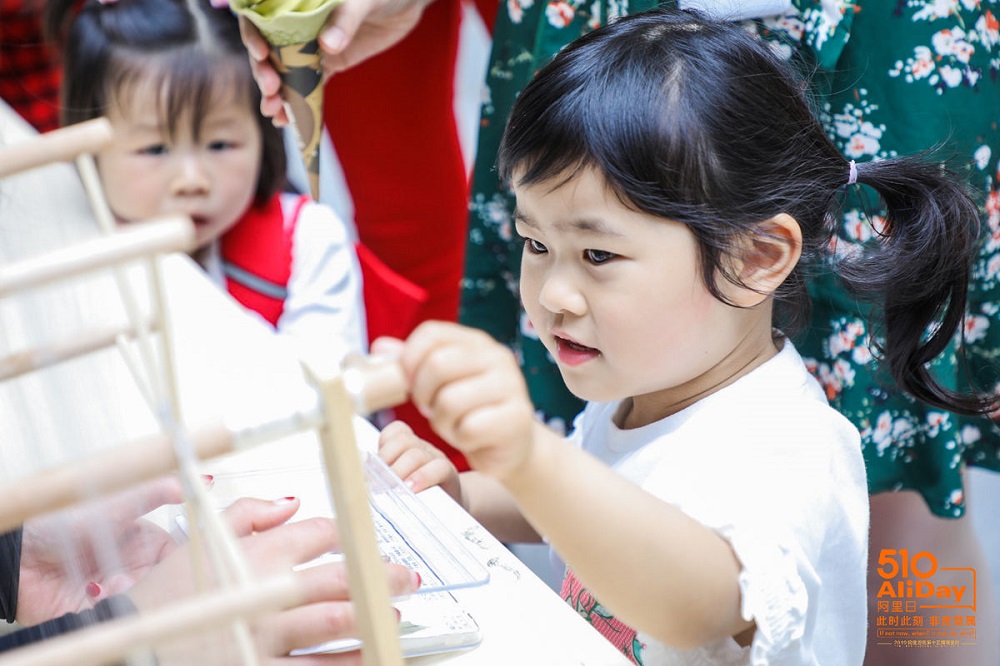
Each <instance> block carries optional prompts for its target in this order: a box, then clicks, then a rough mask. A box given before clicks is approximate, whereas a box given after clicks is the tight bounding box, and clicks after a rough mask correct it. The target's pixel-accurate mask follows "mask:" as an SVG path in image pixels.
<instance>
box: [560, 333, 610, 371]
mask: <svg viewBox="0 0 1000 666" xmlns="http://www.w3.org/2000/svg"><path fill="white" fill-rule="evenodd" d="M600 355H601V351H600V350H599V349H595V348H593V347H587V346H586V345H581V344H579V343H576V342H573V341H572V340H567V339H566V338H560V337H558V336H556V356H557V358H558V360H559V362H560V363H564V364H565V365H580V364H581V363H586V362H587V361H589V360H591V359H594V358H597V357H598V356H600Z"/></svg>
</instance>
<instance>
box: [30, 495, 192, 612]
mask: <svg viewBox="0 0 1000 666" xmlns="http://www.w3.org/2000/svg"><path fill="white" fill-rule="evenodd" d="M182 499H183V495H182V492H181V486H180V482H179V481H178V480H177V478H176V477H172V476H171V477H164V478H161V479H157V480H155V481H151V482H148V483H145V484H143V485H140V486H136V487H135V488H132V489H130V490H127V491H124V492H122V493H118V494H116V495H112V496H110V497H108V498H105V499H100V500H95V501H93V502H89V503H87V504H82V505H79V506H76V507H73V508H71V509H67V510H64V511H59V512H57V513H52V514H47V515H44V516H39V517H36V518H32V519H31V520H29V521H27V522H25V524H24V532H23V536H22V540H21V572H20V584H19V586H18V598H17V620H18V622H20V623H21V624H25V625H32V624H37V623H39V622H43V621H45V620H48V619H51V618H53V617H57V616H59V615H62V614H64V613H69V612H76V611H80V610H83V609H85V608H90V607H91V606H93V605H94V604H95V603H96V602H97V601H99V600H101V599H102V598H104V597H107V596H109V595H111V594H116V593H118V592H121V591H123V590H126V589H128V588H129V587H131V586H132V585H133V584H134V583H135V581H136V580H138V579H139V578H141V577H142V576H143V575H145V573H146V572H147V571H148V570H149V569H150V567H152V566H153V565H155V564H156V563H157V562H159V561H160V560H161V559H163V557H164V556H165V555H166V553H168V552H169V551H170V550H172V549H173V547H174V541H173V539H172V538H171V537H170V535H169V534H167V533H166V532H165V531H163V530H162V529H160V528H159V527H157V526H156V525H153V524H152V523H150V522H149V521H146V520H142V519H140V516H142V515H144V514H146V513H148V512H150V511H152V510H153V509H155V508H157V507H160V506H162V505H164V504H176V503H178V502H180V501H182ZM102 546H103V547H102Z"/></svg>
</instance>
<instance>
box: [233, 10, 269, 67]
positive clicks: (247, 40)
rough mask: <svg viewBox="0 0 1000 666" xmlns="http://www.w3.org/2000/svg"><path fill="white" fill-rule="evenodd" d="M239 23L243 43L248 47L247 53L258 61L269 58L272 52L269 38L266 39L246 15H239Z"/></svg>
mask: <svg viewBox="0 0 1000 666" xmlns="http://www.w3.org/2000/svg"><path fill="white" fill-rule="evenodd" d="M239 23H240V38H241V39H243V45H244V46H246V47H247V53H249V54H250V58H251V59H252V60H254V61H256V62H261V61H264V60H267V58H268V55H269V54H270V52H271V47H270V46H269V45H268V43H267V40H266V39H264V36H263V35H262V34H260V31H259V30H257V26H255V25H254V24H253V23H251V22H250V20H249V19H247V18H246V17H245V16H240V17H239Z"/></svg>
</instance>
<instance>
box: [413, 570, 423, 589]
mask: <svg viewBox="0 0 1000 666" xmlns="http://www.w3.org/2000/svg"><path fill="white" fill-rule="evenodd" d="M413 577H414V578H415V579H416V580H417V588H418V589H419V588H420V584H421V583H422V582H423V579H422V578H421V577H420V572H419V571H414V572H413Z"/></svg>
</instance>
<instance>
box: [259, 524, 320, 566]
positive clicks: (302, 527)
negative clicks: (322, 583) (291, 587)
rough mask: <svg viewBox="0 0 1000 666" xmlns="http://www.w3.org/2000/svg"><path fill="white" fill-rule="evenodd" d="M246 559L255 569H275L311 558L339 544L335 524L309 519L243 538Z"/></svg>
mask: <svg viewBox="0 0 1000 666" xmlns="http://www.w3.org/2000/svg"><path fill="white" fill-rule="evenodd" d="M243 545H244V549H245V552H246V554H247V560H248V561H249V562H251V563H256V564H257V566H256V567H255V568H256V569H257V570H265V569H266V570H276V569H279V568H281V567H290V566H294V565H296V564H302V563H303V562H308V561H310V560H313V559H315V558H317V557H319V556H320V555H323V554H325V553H329V552H331V551H337V550H338V549H339V547H340V544H339V535H338V533H337V525H336V523H335V522H334V521H333V520H331V519H329V518H310V519H308V520H301V521H298V522H295V523H289V524H287V525H281V526H280V527H275V528H274V529H271V530H269V531H266V532H260V533H258V534H256V535H255V536H254V537H253V538H252V539H245V540H244V541H243Z"/></svg>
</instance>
